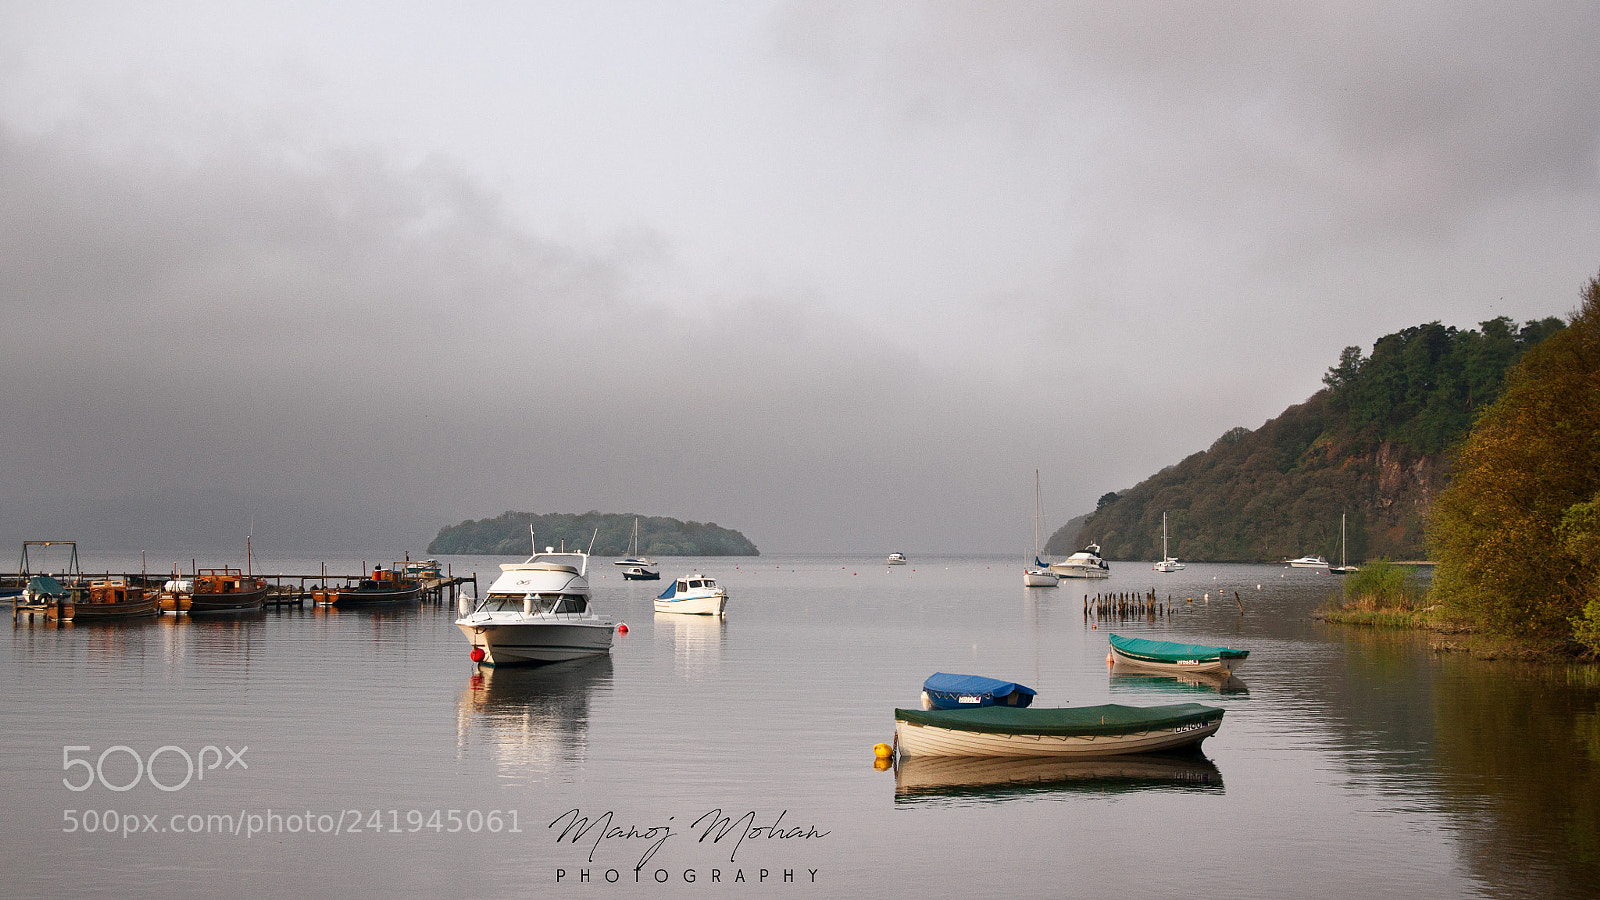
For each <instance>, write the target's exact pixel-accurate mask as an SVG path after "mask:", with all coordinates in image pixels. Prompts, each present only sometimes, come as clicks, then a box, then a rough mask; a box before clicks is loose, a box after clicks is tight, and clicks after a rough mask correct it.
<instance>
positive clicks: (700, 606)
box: [656, 575, 728, 616]
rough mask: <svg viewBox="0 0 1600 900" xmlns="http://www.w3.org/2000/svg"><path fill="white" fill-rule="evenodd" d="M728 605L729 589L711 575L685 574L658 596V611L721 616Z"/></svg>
mask: <svg viewBox="0 0 1600 900" xmlns="http://www.w3.org/2000/svg"><path fill="white" fill-rule="evenodd" d="M727 607H728V591H727V589H726V588H723V587H721V586H720V585H718V584H717V580H716V579H715V578H712V577H711V576H709V575H685V576H684V577H682V578H679V579H678V580H677V581H674V582H673V583H672V584H671V585H669V586H668V587H667V589H666V590H665V591H663V592H662V593H661V596H659V597H657V598H656V612H658V613H681V614H684V615H691V616H720V615H722V613H723V611H724V610H726V609H727Z"/></svg>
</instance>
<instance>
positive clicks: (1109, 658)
mask: <svg viewBox="0 0 1600 900" xmlns="http://www.w3.org/2000/svg"><path fill="white" fill-rule="evenodd" d="M1116 662H1117V658H1116V657H1115V656H1113V655H1111V651H1110V650H1107V651H1106V665H1108V666H1111V665H1116Z"/></svg>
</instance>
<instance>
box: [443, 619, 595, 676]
mask: <svg viewBox="0 0 1600 900" xmlns="http://www.w3.org/2000/svg"><path fill="white" fill-rule="evenodd" d="M456 626H457V627H458V628H460V629H461V633H462V634H464V635H466V636H467V640H469V641H471V642H472V646H474V647H479V648H482V650H483V660H482V662H483V663H484V664H485V665H490V666H495V665H518V664H532V665H538V664H543V663H555V662H566V661H568V660H573V659H583V658H584V657H586V656H600V655H603V654H606V653H610V652H611V640H612V635H613V634H614V632H615V627H614V625H613V623H612V622H610V621H609V620H604V619H601V620H594V621H588V622H583V621H577V622H549V621H535V622H522V623H510V622H495V621H487V622H472V621H469V620H467V619H458V620H457V621H456Z"/></svg>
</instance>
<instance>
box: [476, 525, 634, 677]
mask: <svg viewBox="0 0 1600 900" xmlns="http://www.w3.org/2000/svg"><path fill="white" fill-rule="evenodd" d="M500 570H501V571H500V577H499V578H496V579H495V580H494V583H493V584H491V585H489V592H488V594H487V596H485V597H484V599H483V600H482V601H480V602H478V603H476V604H474V603H473V602H472V598H470V597H467V596H466V595H462V597H461V610H460V612H461V618H459V619H456V627H458V628H460V629H461V633H462V634H464V635H466V636H467V640H469V641H471V642H472V659H473V661H474V662H480V663H483V664H485V665H490V666H494V665H506V664H509V663H553V662H565V661H567V660H569V659H581V658H583V657H585V656H599V655H601V654H605V653H610V652H611V640H612V635H613V634H614V633H615V630H616V623H615V622H613V621H612V620H611V619H606V618H601V617H600V616H597V615H595V613H594V611H593V610H592V609H590V606H589V580H588V570H589V554H587V553H585V552H583V551H582V550H570V551H564V552H561V553H557V552H555V548H553V547H546V548H544V552H543V553H535V554H534V555H533V556H530V557H528V559H527V560H526V561H524V562H521V563H504V564H502V565H501V566H500Z"/></svg>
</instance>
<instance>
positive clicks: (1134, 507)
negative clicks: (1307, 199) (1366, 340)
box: [1046, 316, 1564, 562]
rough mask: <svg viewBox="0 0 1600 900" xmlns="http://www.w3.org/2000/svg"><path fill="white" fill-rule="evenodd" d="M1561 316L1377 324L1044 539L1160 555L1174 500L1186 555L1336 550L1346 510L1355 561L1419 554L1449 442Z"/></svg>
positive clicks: (1131, 554)
mask: <svg viewBox="0 0 1600 900" xmlns="http://www.w3.org/2000/svg"><path fill="white" fill-rule="evenodd" d="M1562 327H1564V326H1563V323H1562V322H1561V321H1560V320H1559V319H1555V318H1548V319H1543V320H1539V321H1532V322H1528V323H1527V324H1526V325H1524V326H1523V327H1522V328H1520V329H1518V328H1517V327H1516V326H1515V323H1514V322H1513V321H1512V320H1511V319H1509V318H1506V317H1504V316H1502V317H1500V318H1497V319H1491V320H1489V321H1487V322H1483V323H1481V325H1480V328H1481V330H1470V329H1469V330H1465V331H1463V330H1458V329H1456V328H1454V327H1450V328H1446V327H1445V326H1442V325H1440V324H1439V323H1438V322H1433V323H1430V324H1427V325H1422V326H1416V327H1413V328H1408V329H1406V330H1404V331H1401V332H1397V333H1395V334H1390V335H1386V336H1384V337H1382V338H1380V339H1379V340H1378V341H1377V342H1376V343H1375V344H1374V345H1373V350H1372V355H1371V356H1370V357H1363V356H1362V354H1361V350H1360V348H1359V347H1346V348H1345V349H1344V351H1343V353H1342V354H1341V355H1340V359H1339V363H1338V364H1337V365H1335V366H1334V367H1332V368H1330V369H1329V370H1328V373H1327V375H1326V376H1325V377H1324V378H1323V382H1324V383H1325V384H1326V385H1327V387H1326V388H1325V389H1323V390H1321V391H1318V392H1317V393H1316V394H1314V395H1312V396H1311V398H1310V399H1308V400H1306V401H1305V402H1304V403H1300V404H1297V405H1295V406H1291V407H1289V408H1288V409H1286V410H1284V412H1283V414H1282V415H1280V416H1278V417H1277V418H1275V419H1272V420H1270V421H1268V422H1266V423H1265V424H1263V425H1262V426H1261V427H1260V428H1258V429H1256V430H1254V431H1251V430H1249V429H1246V428H1234V429H1232V430H1230V431H1228V432H1226V433H1225V434H1223V435H1222V436H1221V437H1220V438H1218V439H1217V440H1216V442H1215V443H1213V444H1212V445H1211V447H1210V448H1209V449H1207V450H1205V451H1203V452H1200V453H1195V454H1193V455H1191V456H1189V457H1188V458H1186V459H1184V460H1183V461H1181V462H1179V463H1178V464H1176V465H1174V466H1169V467H1168V468H1166V469H1163V470H1162V471H1160V472H1158V473H1156V474H1155V475H1152V476H1150V477H1149V478H1147V479H1145V480H1144V481H1142V482H1140V483H1139V484H1137V485H1135V486H1134V487H1132V488H1129V489H1127V490H1125V491H1121V492H1112V493H1108V494H1106V495H1104V496H1103V497H1101V498H1100V502H1099V504H1098V506H1097V508H1096V509H1095V511H1094V512H1093V513H1091V514H1089V517H1088V518H1087V519H1086V520H1085V521H1084V522H1083V523H1082V524H1081V525H1079V526H1078V527H1076V528H1073V527H1072V525H1073V523H1069V524H1068V525H1066V526H1063V527H1062V528H1061V529H1058V530H1057V531H1056V532H1055V534H1053V535H1051V537H1050V540H1049V542H1048V544H1047V545H1046V550H1047V552H1049V553H1051V554H1053V555H1057V556H1059V555H1063V554H1067V553H1071V552H1073V551H1075V550H1077V549H1079V548H1080V547H1082V546H1083V545H1084V544H1086V543H1088V542H1090V541H1094V542H1097V543H1099V544H1100V546H1101V552H1102V554H1103V555H1104V556H1105V557H1106V558H1107V559H1123V560H1142V559H1159V558H1160V557H1161V515H1162V513H1163V512H1165V513H1166V514H1167V533H1168V536H1169V540H1168V544H1169V552H1171V554H1172V555H1173V556H1176V557H1178V558H1180V559H1185V560H1193V561H1210V562H1263V561H1276V560H1280V559H1285V558H1290V557H1298V556H1302V555H1305V554H1319V555H1322V556H1325V557H1327V558H1328V559H1330V560H1333V561H1337V560H1338V559H1339V549H1340V547H1339V540H1340V538H1339V531H1340V517H1341V515H1343V516H1345V517H1346V519H1347V525H1346V540H1347V545H1348V548H1347V555H1348V557H1349V559H1350V561H1351V562H1357V561H1360V560H1365V559H1372V558H1378V557H1387V558H1390V559H1422V558H1424V557H1425V556H1426V554H1427V549H1426V545H1425V541H1424V534H1423V524H1424V520H1425V518H1426V516H1427V513H1428V510H1429V507H1430V505H1431V504H1432V501H1433V499H1434V498H1435V497H1437V496H1438V494H1439V491H1440V490H1442V489H1443V488H1444V486H1445V484H1446V483H1447V482H1448V480H1449V477H1450V463H1449V453H1450V451H1451V450H1452V449H1453V448H1454V447H1455V446H1456V445H1457V444H1458V443H1459V442H1460V441H1461V440H1462V438H1464V437H1465V436H1466V434H1467V432H1468V430H1469V429H1470V428H1471V426H1472V422H1473V420H1474V418H1475V417H1476V415H1477V414H1478V413H1479V412H1480V411H1482V410H1483V409H1484V408H1485V407H1487V406H1488V405H1489V404H1490V403H1492V402H1493V401H1494V399H1495V398H1496V397H1498V396H1499V393H1500V389H1501V387H1502V385H1503V383H1504V379H1505V374H1506V371H1507V370H1508V369H1509V368H1510V367H1511V366H1512V365H1513V364H1515V363H1516V361H1517V360H1518V359H1520V358H1521V357H1522V354H1523V353H1524V352H1526V351H1527V350H1528V348H1530V347H1532V346H1534V345H1535V344H1537V343H1539V342H1540V341H1542V340H1544V339H1545V338H1546V337H1548V336H1550V335H1551V334H1554V333H1556V332H1557V331H1559V330H1561V328H1562Z"/></svg>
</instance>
